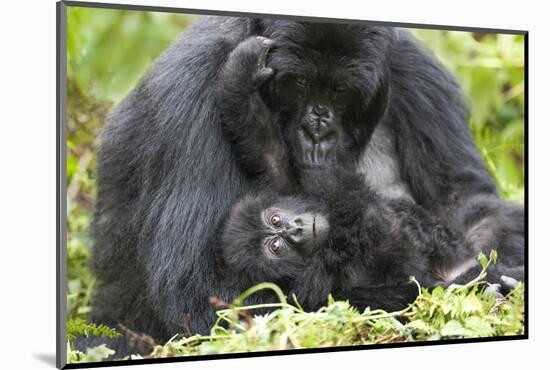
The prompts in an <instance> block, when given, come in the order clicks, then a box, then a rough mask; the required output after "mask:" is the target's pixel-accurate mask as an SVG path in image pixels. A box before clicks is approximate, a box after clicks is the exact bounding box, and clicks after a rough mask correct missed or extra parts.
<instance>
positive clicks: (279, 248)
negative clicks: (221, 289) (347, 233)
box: [217, 194, 329, 285]
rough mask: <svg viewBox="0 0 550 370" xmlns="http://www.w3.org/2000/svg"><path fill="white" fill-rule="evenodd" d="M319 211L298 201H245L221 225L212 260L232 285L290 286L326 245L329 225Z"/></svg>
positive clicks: (266, 197) (249, 198)
mask: <svg viewBox="0 0 550 370" xmlns="http://www.w3.org/2000/svg"><path fill="white" fill-rule="evenodd" d="M325 214H326V213H325V212H324V210H323V209H322V208H320V206H318V205H316V204H315V203H313V202H309V201H306V200H304V199H302V198H300V197H290V196H289V197H281V196H275V195H273V196H272V195H266V194H264V195H260V196H252V195H250V196H245V197H243V198H242V199H240V200H239V201H238V202H237V203H235V205H234V206H233V207H232V209H231V211H230V214H229V216H228V217H227V218H226V220H225V221H224V223H223V225H222V230H221V234H220V236H221V237H220V240H219V245H218V252H217V254H218V260H219V261H220V262H221V267H222V269H223V270H225V275H226V277H227V278H228V279H229V280H232V278H233V277H235V278H236V281H238V283H237V284H243V283H244V285H246V284H257V283H259V282H262V281H275V282H277V283H278V284H283V285H284V284H285V283H288V282H291V281H292V280H293V279H294V278H295V277H296V276H297V275H298V274H299V273H300V272H301V271H303V269H304V268H305V267H306V266H307V265H308V264H309V262H308V261H309V259H310V256H311V255H312V254H314V253H315V251H316V250H317V249H318V248H320V247H321V246H322V245H324V244H326V238H327V235H328V231H329V224H328V220H327V217H326V215H325Z"/></svg>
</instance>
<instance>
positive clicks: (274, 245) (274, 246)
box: [269, 239, 283, 254]
mask: <svg viewBox="0 0 550 370" xmlns="http://www.w3.org/2000/svg"><path fill="white" fill-rule="evenodd" d="M282 247H283V241H282V240H281V239H275V240H274V241H273V242H271V243H270V244H269V251H270V252H271V253H273V254H277V252H278V251H279V250H280V249H281V248H282Z"/></svg>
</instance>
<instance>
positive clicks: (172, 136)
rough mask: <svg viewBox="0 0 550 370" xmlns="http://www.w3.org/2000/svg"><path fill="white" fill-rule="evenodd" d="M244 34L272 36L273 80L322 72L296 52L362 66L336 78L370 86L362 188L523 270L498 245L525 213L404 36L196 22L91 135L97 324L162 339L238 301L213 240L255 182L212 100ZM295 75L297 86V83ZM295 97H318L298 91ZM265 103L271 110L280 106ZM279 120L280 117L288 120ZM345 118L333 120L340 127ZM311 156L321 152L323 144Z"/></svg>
mask: <svg viewBox="0 0 550 370" xmlns="http://www.w3.org/2000/svg"><path fill="white" fill-rule="evenodd" d="M253 35H262V36H264V37H267V38H269V39H271V40H274V43H275V49H274V50H273V51H272V52H273V55H275V53H276V52H277V53H279V54H278V59H276V58H275V57H274V58H273V62H277V60H278V61H279V62H280V61H282V60H286V62H285V63H286V64H285V63H282V64H281V65H278V66H274V69H275V77H274V78H275V80H276V78H277V73H278V72H279V71H281V70H284V69H285V68H287V67H288V68H295V69H297V70H299V69H300V68H302V70H303V73H305V74H307V73H309V72H312V71H315V70H316V69H317V68H318V66H317V65H315V64H309V65H302V67H300V63H301V60H304V59H303V58H306V59H308V60H312V59H315V58H318V59H319V60H325V61H326V60H328V59H326V58H329V59H330V58H332V59H331V60H333V63H334V64H338V63H344V62H347V63H349V64H353V68H354V70H362V71H363V72H362V73H361V74H359V75H354V76H346V75H342V79H345V80H351V81H355V82H357V81H362V83H363V82H364V83H366V84H370V85H368V89H364V90H367V91H368V96H367V97H363V96H354V97H352V98H355V99H357V98H361V99H363V100H359V103H357V104H360V105H361V104H363V105H364V106H363V107H359V108H360V109H358V110H360V111H361V112H362V114H363V117H364V118H365V121H364V122H363V123H362V124H363V125H364V127H363V129H364V130H367V131H368V133H369V134H368V135H367V136H368V137H370V136H371V134H372V137H371V140H370V144H369V145H368V146H367V141H365V142H353V138H354V127H347V128H345V130H346V133H347V134H348V136H349V137H350V138H351V139H350V140H351V142H350V143H349V148H350V150H358V149H361V152H362V153H363V152H364V153H363V154H362V156H363V159H362V160H361V161H359V162H358V168H359V170H360V171H361V172H363V173H364V174H365V179H366V181H367V182H368V183H369V184H370V186H371V187H373V188H375V189H378V191H379V192H380V193H382V194H383V195H385V196H387V197H394V198H395V197H404V198H408V199H410V200H413V201H415V202H416V203H418V204H420V205H422V206H424V207H426V208H427V209H428V210H430V211H431V212H435V213H441V214H442V215H443V214H444V215H446V216H448V219H449V220H451V221H452V222H454V223H457V224H460V225H461V226H463V227H464V228H465V229H466V230H469V234H468V235H467V236H469V237H470V241H471V244H475V246H476V248H478V249H483V250H487V249H489V248H491V247H492V246H495V245H496V243H499V245H500V248H499V250H501V251H504V252H501V262H502V263H504V264H510V265H511V264H515V265H521V264H523V256H517V255H514V254H513V253H510V254H508V255H507V254H506V253H505V252H506V250H507V249H506V246H512V245H515V246H517V245H518V244H519V245H522V244H523V232H524V228H523V210H521V209H519V210H518V209H511V208H509V207H508V206H507V205H506V204H505V203H504V202H502V201H500V200H499V199H498V198H497V196H496V195H495V186H494V183H493V180H492V179H491V176H490V175H489V173H488V172H487V170H486V169H485V167H484V164H483V162H482V160H481V159H480V156H479V154H478V152H477V151H476V148H475V146H474V144H473V142H472V140H471V138H470V136H469V133H468V129H467V125H466V111H465V109H464V108H463V104H462V101H461V94H460V91H459V89H458V87H457V84H456V83H455V81H454V79H453V78H452V77H451V76H450V75H449V74H448V73H447V72H446V71H445V70H444V69H443V68H442V67H441V66H440V64H439V63H438V62H437V61H436V60H435V59H434V57H433V56H431V54H430V53H428V52H427V51H426V50H424V49H422V48H421V47H420V46H419V45H418V44H417V43H416V42H415V41H414V40H413V39H412V37H411V36H410V35H409V34H408V33H407V32H405V31H397V30H393V29H390V28H383V27H367V26H360V25H355V26H344V25H336V24H315V23H309V24H308V23H299V22H292V21H286V20H273V21H269V20H263V21H260V20H250V19H244V18H230V17H204V18H201V19H200V20H198V21H196V22H195V24H194V25H192V26H191V27H190V28H189V29H188V30H186V31H185V33H184V34H182V36H181V37H180V38H179V39H178V40H177V41H176V42H175V43H174V44H173V45H172V47H171V48H169V49H168V50H167V51H166V52H165V53H164V54H163V55H162V56H161V57H160V59H159V60H158V61H157V62H156V64H155V65H154V66H153V67H152V69H151V71H150V72H149V74H148V75H147V76H146V77H145V78H144V79H143V80H142V81H141V83H140V84H139V85H138V86H137V87H136V88H135V89H134V90H133V91H132V92H131V93H130V94H129V95H128V96H127V97H126V99H125V100H124V101H123V102H122V103H121V104H120V105H119V106H118V107H117V108H116V109H115V111H114V112H113V114H112V115H111V117H110V120H109V123H108V125H107V126H106V128H105V131H104V133H103V135H102V137H101V148H100V152H99V155H98V186H99V188H98V200H97V210H96V214H95V221H94V225H93V231H94V236H95V245H94V254H93V269H94V271H95V273H96V274H97V275H98V277H99V279H100V281H101V284H100V286H99V287H98V289H97V292H96V295H95V297H94V302H93V320H94V321H97V322H102V323H106V324H110V325H113V326H116V325H117V324H118V323H122V324H124V325H126V326H127V327H129V328H130V329H132V330H134V331H138V332H145V333H148V334H150V335H152V336H153V337H155V338H157V339H159V340H166V339H168V338H169V337H171V336H172V335H174V334H175V333H178V332H182V326H181V323H182V314H183V313H188V314H189V317H190V322H189V325H190V328H191V330H192V331H193V332H201V333H205V332H208V330H209V327H210V326H211V324H212V322H213V317H214V309H213V308H212V307H211V306H210V305H209V302H208V297H209V296H211V295H216V296H219V297H220V298H221V299H224V300H231V299H232V298H233V297H234V296H235V295H236V294H238V292H236V291H232V290H231V289H230V288H227V287H225V286H224V284H223V281H222V279H221V278H220V276H219V274H218V273H217V271H215V269H214V256H213V252H212V251H213V248H212V246H211V245H210V244H209V243H211V241H212V239H213V236H214V233H215V231H216V228H217V225H218V223H219V221H220V220H221V218H222V217H223V216H224V214H225V213H226V212H227V210H228V208H229V206H230V205H231V203H232V202H233V201H234V200H235V199H236V198H237V197H239V196H240V195H241V194H243V193H244V192H246V191H249V190H250V187H251V181H250V180H249V177H247V174H246V173H244V172H242V170H241V168H240V167H239V163H238V161H237V160H236V156H235V154H234V153H233V152H232V147H231V146H230V145H229V143H228V141H227V140H226V138H225V137H224V134H223V132H222V127H221V124H220V119H221V117H220V114H219V107H218V105H217V104H216V97H217V94H218V88H217V81H218V76H219V73H220V70H222V68H223V66H224V63H225V62H226V60H227V59H228V55H229V54H230V52H231V51H232V50H234V49H235V47H236V46H237V45H238V44H240V43H241V42H243V41H244V40H246V39H247V38H249V37H250V36H253ZM277 48H279V49H277ZM283 51H284V53H286V59H285V55H281V52H283ZM308 55H309V56H310V57H311V56H313V57H312V58H309V57H307V56H308ZM269 63H270V61H269V58H268V65H269ZM317 72H318V73H322V72H320V71H317ZM294 79H295V82H296V83H298V84H299V85H300V84H302V83H303V81H302V79H301V77H299V76H294ZM281 84H282V85H281V86H284V83H283V82H281ZM266 90H267V89H266ZM337 90H338V89H337V88H336V89H335V91H334V92H335V94H338V91H337ZM264 94H266V96H267V95H269V91H265V92H264ZM297 99H301V100H302V101H311V100H313V101H314V103H315V104H314V105H317V106H320V105H321V103H325V104H326V103H327V102H326V101H324V100H323V99H324V98H323V99H321V98H319V99H320V100H319V101H315V100H316V99H318V97H316V96H313V95H308V94H307V93H303V94H301V95H300V96H298V97H297ZM328 103H329V104H333V105H335V106H336V105H337V103H335V102H330V101H329V102H328ZM272 104H274V107H275V108H277V106H276V104H277V101H272ZM317 113H319V112H317ZM277 114H279V118H280V120H281V121H284V120H285V117H287V116H286V115H288V114H290V113H289V112H287V111H284V110H281V111H279V112H277ZM319 114H320V113H319ZM346 117H347V116H346V113H343V114H342V116H341V117H340V118H341V119H342V124H343V125H345V124H348V121H346ZM291 119H294V118H291V117H288V120H291ZM375 127H376V130H374V128H375ZM356 128H357V127H356ZM373 130H374V133H373ZM302 133H303V132H302ZM292 135H293V134H292V133H291V137H290V139H289V140H290V141H291V143H289V145H302V147H303V148H306V146H307V143H308V142H307V140H308V139H307V138H306V139H304V137H302V136H300V137H297V136H296V135H299V132H298V131H295V132H294V137H292ZM304 140H305V141H304ZM309 144H311V141H310V142H309ZM321 144H323V141H321ZM365 146H367V149H366V150H364V148H365ZM320 148H321V149H318V150H320V151H319V152H318V154H319V155H320V157H322V156H323V154H324V153H323V151H324V150H325V149H326V150H329V149H330V145H328V144H327V145H320ZM327 148H328V149H327ZM306 149H307V148H306ZM306 149H304V151H305V150H306ZM308 150H309V152H308V153H309V154H308V155H304V158H305V159H304V158H302V160H304V161H307V158H309V159H310V160H311V162H315V161H316V159H317V158H319V156H318V155H316V154H312V153H313V152H311V150H313V151H315V150H316V149H315V148H313V149H312V148H309V149H308ZM299 161H300V159H299V158H297V159H295V162H299ZM306 164H307V163H306ZM515 250H517V248H516V249H515ZM460 272H463V271H460Z"/></svg>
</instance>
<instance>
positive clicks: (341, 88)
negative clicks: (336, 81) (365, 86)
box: [333, 86, 347, 96]
mask: <svg viewBox="0 0 550 370" xmlns="http://www.w3.org/2000/svg"><path fill="white" fill-rule="evenodd" d="M333 91H334V95H336V96H338V95H343V94H344V93H345V92H346V91H347V89H346V88H345V87H344V86H335V87H334V89H333Z"/></svg>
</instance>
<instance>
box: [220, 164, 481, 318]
mask: <svg viewBox="0 0 550 370" xmlns="http://www.w3.org/2000/svg"><path fill="white" fill-rule="evenodd" d="M307 181H308V182H310V185H309V186H308V188H310V189H313V188H314V189H315V192H314V194H300V195H294V196H277V195H274V194H273V193H271V192H261V193H259V194H257V195H247V196H245V197H244V198H243V199H240V200H239V201H237V202H236V204H235V205H234V206H233V207H232V210H231V211H230V213H229V216H228V218H227V219H226V220H225V221H224V222H223V227H222V228H221V230H220V239H219V242H218V243H216V246H217V252H216V255H217V256H218V264H219V266H220V271H222V272H223V273H224V281H225V282H226V284H228V285H229V286H233V287H236V288H237V289H239V290H244V289H247V288H248V287H250V286H252V285H255V284H258V283H260V282H263V281H272V282H275V283H277V284H278V285H280V286H282V287H283V289H284V290H286V291H287V293H296V295H297V297H298V299H299V301H300V302H301V303H302V304H303V305H304V306H305V307H306V308H307V309H316V308H318V307H319V306H320V305H322V304H324V303H326V298H327V296H328V294H329V293H331V294H333V295H334V296H336V297H342V298H346V299H350V300H351V302H352V303H354V304H358V305H359V306H360V308H364V306H365V305H369V306H371V307H372V308H383V309H389V310H395V309H398V308H403V307H404V306H405V305H406V304H407V303H410V302H412V300H413V299H414V297H415V293H416V291H417V289H416V286H414V285H412V286H411V285H409V284H408V283H409V281H408V280H409V277H410V276H415V277H416V279H417V280H418V281H419V282H420V283H421V284H422V285H423V286H425V287H434V286H436V285H437V284H448V283H451V282H453V281H452V280H451V279H449V277H448V274H449V272H450V271H452V270H453V269H454V268H456V267H458V266H460V265H462V264H464V263H467V262H473V261H475V260H476V255H475V253H473V252H472V251H470V250H468V249H467V248H464V240H463V237H462V234H461V233H460V232H458V230H453V229H452V228H450V227H448V226H447V225H444V224H442V223H441V222H439V221H438V220H436V219H435V218H434V217H433V216H430V215H429V214H428V213H427V212H426V211H425V210H423V209H422V208H421V207H419V206H417V205H415V204H413V203H411V202H409V201H403V200H391V201H387V200H383V199H381V198H380V197H379V196H378V195H377V194H376V193H374V192H372V191H371V190H370V189H369V188H368V187H367V186H366V185H365V184H364V182H363V180H362V179H361V178H360V177H359V175H357V174H355V173H354V172H353V171H350V170H345V169H341V168H338V169H335V170H334V171H333V170H319V171H318V172H317V174H316V175H314V176H313V175H312V174H310V175H309V176H308V177H307ZM271 209H273V211H272V212H274V213H275V214H277V215H281V214H282V212H285V211H288V210H290V211H292V213H293V214H298V215H304V214H305V215H307V214H315V215H317V219H319V217H320V216H324V217H326V218H327V219H328V224H329V226H328V229H329V230H328V233H327V235H324V234H320V233H319V232H318V233H317V237H313V238H312V240H311V241H309V240H303V239H301V240H299V241H297V242H296V241H293V240H290V239H289V238H287V237H285V232H284V231H283V230H285V228H286V231H288V230H289V226H288V224H286V225H284V226H283V225H281V226H280V227H270V225H268V226H267V227H266V226H265V224H266V223H265V222H264V221H263V220H262V219H263V218H265V217H264V216H263V215H264V213H266V212H267V213H269V212H270V211H269V210H271ZM301 231H302V229H301V228H300V232H301ZM273 237H275V238H283V239H285V243H284V247H283V248H281V249H280V250H278V251H277V252H276V253H275V252H270V251H269V249H268V244H269V243H266V240H270V239H272V238H273ZM306 242H308V243H309V244H308V245H313V247H308V248H305V247H304V245H305V244H306ZM371 291H372V292H371ZM380 292H382V294H380Z"/></svg>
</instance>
